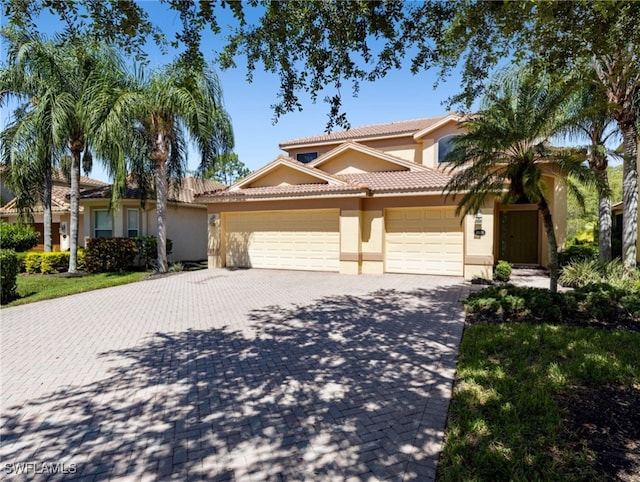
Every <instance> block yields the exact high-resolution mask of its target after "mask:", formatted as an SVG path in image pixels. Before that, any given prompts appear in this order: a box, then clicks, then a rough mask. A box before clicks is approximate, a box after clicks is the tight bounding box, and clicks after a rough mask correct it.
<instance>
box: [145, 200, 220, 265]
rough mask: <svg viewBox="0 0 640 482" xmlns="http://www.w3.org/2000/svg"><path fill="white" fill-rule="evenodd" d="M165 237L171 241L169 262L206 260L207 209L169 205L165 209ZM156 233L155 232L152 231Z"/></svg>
mask: <svg viewBox="0 0 640 482" xmlns="http://www.w3.org/2000/svg"><path fill="white" fill-rule="evenodd" d="M166 220H167V237H168V238H169V239H171V240H172V241H173V251H172V253H171V255H170V256H169V257H168V258H169V261H200V260H204V259H207V229H208V223H207V209H206V208H205V207H204V206H202V207H187V206H180V205H175V204H174V205H171V204H170V205H169V206H168V207H167V218H166ZM154 232H157V231H154Z"/></svg>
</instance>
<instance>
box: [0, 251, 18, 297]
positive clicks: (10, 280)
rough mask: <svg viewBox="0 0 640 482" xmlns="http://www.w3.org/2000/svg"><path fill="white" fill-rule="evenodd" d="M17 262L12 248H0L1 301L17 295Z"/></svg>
mask: <svg viewBox="0 0 640 482" xmlns="http://www.w3.org/2000/svg"><path fill="white" fill-rule="evenodd" d="M18 272H19V263H18V257H17V256H16V252H15V251H14V250H13V249H0V285H1V288H0V289H1V292H2V293H1V294H2V296H1V302H2V303H8V302H9V301H11V300H13V299H14V298H16V297H17V296H18V293H17V287H18Z"/></svg>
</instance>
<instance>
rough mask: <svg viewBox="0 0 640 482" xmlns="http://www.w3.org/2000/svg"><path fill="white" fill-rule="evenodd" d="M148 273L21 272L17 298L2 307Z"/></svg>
mask: <svg viewBox="0 0 640 482" xmlns="http://www.w3.org/2000/svg"><path fill="white" fill-rule="evenodd" d="M148 274H149V273H146V272H141V271H136V272H126V273H98V274H86V275H82V276H73V277H64V276H57V275H37V274H32V275H26V274H21V275H19V276H18V295H19V298H18V299H16V300H13V301H12V302H10V303H8V304H6V305H3V307H5V306H18V305H24V304H27V303H33V302H36V301H42V300H49V299H52V298H59V297H61V296H67V295H72V294H75V293H82V292H84V291H91V290H97V289H100V288H108V287H111V286H118V285H122V284H127V283H133V282H135V281H140V280H142V279H144V278H145V277H147V276H148Z"/></svg>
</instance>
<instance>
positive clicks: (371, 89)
mask: <svg viewBox="0 0 640 482" xmlns="http://www.w3.org/2000/svg"><path fill="white" fill-rule="evenodd" d="M141 4H142V5H143V6H144V8H145V9H146V10H147V11H148V12H149V14H150V17H151V20H152V21H153V22H154V23H155V24H156V25H157V26H158V27H159V28H160V29H162V30H163V32H164V33H165V35H166V36H167V38H168V39H170V40H171V39H173V34H174V32H175V31H176V30H180V29H181V27H182V26H181V22H180V19H179V17H178V14H177V13H175V12H173V11H170V10H169V8H168V7H167V6H166V5H164V4H161V3H158V2H156V1H145V2H142V3H141ZM227 12H228V10H227ZM219 21H220V24H221V26H222V27H223V33H222V34H223V35H224V33H225V32H224V26H225V25H224V21H223V20H221V19H220V18H219ZM39 25H40V26H41V31H42V33H44V34H46V35H52V34H53V33H54V32H56V30H57V29H59V24H58V22H56V21H54V19H52V18H50V17H48V16H43V18H42V21H41V22H40V24H39ZM222 45H223V43H222V40H221V39H220V38H215V37H214V36H213V35H212V34H209V35H205V36H204V37H203V42H202V51H203V53H205V55H206V57H207V58H208V59H213V54H212V49H213V48H212V46H217V47H221V46H222ZM146 50H147V51H148V52H149V53H150V59H151V67H153V66H159V65H162V64H166V63H169V62H170V61H171V60H172V59H173V56H174V55H175V52H171V53H170V54H169V55H167V56H163V55H162V54H160V52H159V50H158V49H157V48H156V47H155V45H153V44H152V43H149V44H148V48H147V49H146ZM237 64H238V67H237V68H235V69H230V70H226V71H221V70H220V69H219V68H217V67H216V66H215V64H214V69H215V70H216V72H217V73H218V76H219V78H220V81H221V84H222V88H223V92H224V102H225V107H226V109H227V111H228V112H229V114H230V115H231V118H232V121H233V127H234V132H235V141H236V148H235V152H236V153H237V154H238V156H239V158H240V160H241V161H242V162H244V163H245V164H246V165H247V166H248V167H249V169H251V170H254V169H257V168H259V167H260V166H262V165H264V164H266V163H267V162H269V161H271V160H273V159H274V158H275V157H276V156H277V155H278V154H280V153H282V151H281V150H280V149H279V148H278V143H280V142H282V141H286V140H290V139H296V138H299V137H306V136H311V135H315V134H320V133H322V132H324V130H325V126H326V123H327V114H328V112H329V106H328V104H326V103H324V102H323V101H322V99H323V98H324V95H323V94H321V95H319V96H318V101H317V103H316V104H313V103H312V102H311V100H310V99H309V97H308V96H306V95H305V94H304V93H303V94H302V95H301V101H302V104H303V111H302V112H292V113H289V114H286V115H285V116H284V117H281V118H280V119H279V120H278V122H277V123H276V124H274V123H273V117H274V115H273V110H272V109H271V105H272V104H273V103H274V102H275V101H276V96H277V93H278V87H279V82H278V78H277V76H276V75H275V74H270V73H266V72H262V71H256V72H255V73H254V76H253V82H252V83H251V84H249V83H247V81H246V79H245V77H246V68H245V67H244V61H243V59H242V58H239V59H238V62H237ZM435 76H436V72H435V71H428V72H421V73H420V74H418V75H411V73H410V72H409V70H408V68H407V69H404V70H402V71H393V72H391V73H389V74H388V75H387V77H385V78H384V79H382V80H379V81H377V82H375V84H370V83H365V84H362V85H361V88H360V92H359V94H358V97H356V98H353V97H352V96H351V89H350V86H345V87H344V88H343V90H342V95H343V103H344V109H345V111H346V112H347V116H348V119H349V122H350V123H351V126H353V127H357V126H362V125H367V124H375V123H382V122H391V121H398V120H405V119H416V118H421V117H434V116H440V115H443V114H445V113H446V112H447V109H446V107H445V106H444V105H443V102H444V101H445V100H446V99H447V98H448V97H449V96H451V95H453V94H455V93H456V92H457V91H458V89H459V83H458V78H457V77H455V76H454V77H451V79H449V81H448V82H446V83H444V84H441V85H440V86H439V88H438V89H437V90H434V89H433V83H434V80H435ZM333 93H334V92H333V91H332V90H328V91H327V94H331V95H333ZM9 115H10V108H9V107H8V106H4V107H3V108H2V125H5V124H6V122H7V119H8V117H9ZM196 166H197V156H190V159H189V163H188V168H189V169H194V168H195V167H196ZM91 177H95V178H97V179H102V180H104V181H109V179H108V178H107V175H106V174H105V173H104V171H103V170H102V168H101V166H100V165H99V163H95V166H94V170H93V171H92V173H91Z"/></svg>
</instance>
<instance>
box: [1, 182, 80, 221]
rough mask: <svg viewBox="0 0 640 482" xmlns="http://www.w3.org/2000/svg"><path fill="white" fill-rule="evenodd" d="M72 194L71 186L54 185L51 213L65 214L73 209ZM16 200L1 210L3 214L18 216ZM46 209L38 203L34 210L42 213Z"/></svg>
mask: <svg viewBox="0 0 640 482" xmlns="http://www.w3.org/2000/svg"><path fill="white" fill-rule="evenodd" d="M70 193H71V188H70V187H69V186H59V185H55V184H54V185H53V186H52V188H51V211H52V212H54V213H64V212H69V209H71V205H70V203H69V195H70ZM15 205H16V198H13V199H12V200H11V201H9V202H8V203H7V204H5V205H4V206H3V207H1V208H0V213H1V214H18V209H17V208H16V207H15ZM43 211H44V209H43V207H42V203H41V202H38V203H37V204H36V205H35V206H34V208H33V212H35V213H41V212H43Z"/></svg>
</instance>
